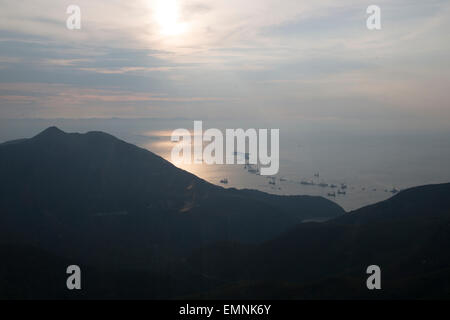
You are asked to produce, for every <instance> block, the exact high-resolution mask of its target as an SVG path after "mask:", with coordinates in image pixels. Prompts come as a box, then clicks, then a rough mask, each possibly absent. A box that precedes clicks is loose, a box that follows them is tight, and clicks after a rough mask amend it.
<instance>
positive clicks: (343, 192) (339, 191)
mask: <svg viewBox="0 0 450 320" xmlns="http://www.w3.org/2000/svg"><path fill="white" fill-rule="evenodd" d="M337 193H338V194H343V195H345V194H347V192H345V191H344V190H338V192H337Z"/></svg>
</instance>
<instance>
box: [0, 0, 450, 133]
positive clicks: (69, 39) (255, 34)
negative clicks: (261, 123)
mask: <svg viewBox="0 0 450 320" xmlns="http://www.w3.org/2000/svg"><path fill="white" fill-rule="evenodd" d="M71 4H76V5H78V6H79V7H80V8H81V24H82V25H81V30H73V31H72V30H68V29H67V28H66V19H67V18H68V16H69V15H68V14H66V9H67V7H68V6H69V5H71ZM372 4H375V5H378V6H379V7H380V8H381V18H382V30H380V31H370V30H368V29H367V28H366V19H367V16H368V15H367V14H366V9H367V7H368V6H369V5H372ZM0 6H1V10H0V118H36V117H40V118H56V117H65V118H88V117H105V118H109V117H127V118H133V117H164V118H170V117H186V118H196V119H199V120H202V119H214V118H221V119H238V118H239V119H241V118H252V119H259V118H260V119H279V120H289V121H296V120H302V121H311V122H317V123H322V124H324V123H330V124H338V125H339V124H341V125H345V124H352V123H358V124H360V125H363V126H365V125H367V126H374V127H377V126H380V127H382V125H383V124H384V125H385V124H386V123H389V124H390V125H391V126H398V127H406V128H407V127H408V126H411V128H413V127H414V128H415V127H417V128H430V129H436V128H444V129H449V128H450V103H449V101H450V90H449V85H450V72H449V71H450V58H449V57H450V55H449V54H450V36H449V35H450V31H449V30H450V2H449V1H448V0H427V1H424V0H421V1H418V0H395V1H394V0H389V1H384V0H383V1H381V0H376V1H375V0H374V1H361V0H359V1H355V0H339V1H337V0H335V1H329V0H321V1H319V0H316V1H300V0H281V1H280V0H245V1H243V0H239V1H238V0H208V1H204V0H198V1H195V0H178V1H175V0H145V1H144V0H138V1H118V0H115V1H111V0H89V1H87V0H71V1H60V0H40V1H36V0H34V1H31V0H30V1H17V0H0Z"/></svg>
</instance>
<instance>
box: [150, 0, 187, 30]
mask: <svg viewBox="0 0 450 320" xmlns="http://www.w3.org/2000/svg"><path fill="white" fill-rule="evenodd" d="M155 9H156V10H155V20H156V22H157V23H158V25H159V27H160V33H161V34H162V35H165V36H176V35H180V34H182V33H184V32H185V31H186V25H185V24H184V23H181V22H180V7H179V5H178V1H177V0H158V1H157V3H156V8H155Z"/></svg>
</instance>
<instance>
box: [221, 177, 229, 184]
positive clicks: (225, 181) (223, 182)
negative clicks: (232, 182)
mask: <svg viewBox="0 0 450 320" xmlns="http://www.w3.org/2000/svg"><path fill="white" fill-rule="evenodd" d="M220 183H222V184H228V179H227V178H225V179H222V180H220Z"/></svg>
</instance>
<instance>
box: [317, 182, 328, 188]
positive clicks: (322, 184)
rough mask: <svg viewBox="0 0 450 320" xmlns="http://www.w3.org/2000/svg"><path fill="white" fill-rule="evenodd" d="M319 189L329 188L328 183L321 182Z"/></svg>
mask: <svg viewBox="0 0 450 320" xmlns="http://www.w3.org/2000/svg"><path fill="white" fill-rule="evenodd" d="M319 187H322V188H325V187H328V183H325V182H321V183H319Z"/></svg>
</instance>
